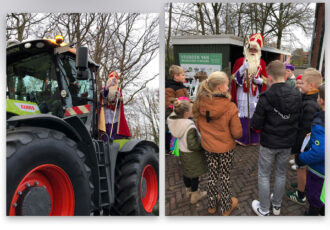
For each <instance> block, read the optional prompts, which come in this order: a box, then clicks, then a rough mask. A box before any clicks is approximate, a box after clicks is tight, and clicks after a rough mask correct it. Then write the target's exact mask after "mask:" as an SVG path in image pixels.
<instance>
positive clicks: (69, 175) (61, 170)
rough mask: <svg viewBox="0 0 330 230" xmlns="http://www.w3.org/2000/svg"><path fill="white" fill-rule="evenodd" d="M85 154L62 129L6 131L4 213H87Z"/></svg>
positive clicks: (89, 189)
mask: <svg viewBox="0 0 330 230" xmlns="http://www.w3.org/2000/svg"><path fill="white" fill-rule="evenodd" d="M84 158H85V155H84V154H83V153H82V152H81V151H79V150H78V148H77V144H76V143H75V142H74V141H72V140H71V139H69V138H67V137H66V136H65V135H64V134H63V133H61V132H58V131H55V130H50V129H45V128H35V127H22V128H16V129H14V130H10V131H7V215H10V216H16V215H27V216H35V215H37V216H41V215H54V216H71V215H90V209H91V208H90V204H91V201H90V200H91V193H92V184H91V183H90V180H89V176H90V169H89V168H88V167H87V166H86V164H84Z"/></svg>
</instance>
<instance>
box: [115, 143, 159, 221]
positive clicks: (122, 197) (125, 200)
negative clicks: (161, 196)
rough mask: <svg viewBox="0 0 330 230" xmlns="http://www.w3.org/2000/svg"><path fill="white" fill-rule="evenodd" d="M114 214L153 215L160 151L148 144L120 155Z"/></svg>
mask: <svg viewBox="0 0 330 230" xmlns="http://www.w3.org/2000/svg"><path fill="white" fill-rule="evenodd" d="M117 162H118V164H117V165H116V186H115V188H116V189H115V193H116V197H115V204H114V207H113V211H112V214H113V215H121V216H128V215H130V216H131V215H136V216H141V215H152V211H153V208H154V206H155V204H156V203H157V200H158V184H159V183H158V169H159V163H158V153H156V151H155V149H154V148H153V147H151V146H148V145H140V146H137V147H135V148H134V149H133V150H132V151H131V152H129V153H123V154H122V155H119V159H118V161H117Z"/></svg>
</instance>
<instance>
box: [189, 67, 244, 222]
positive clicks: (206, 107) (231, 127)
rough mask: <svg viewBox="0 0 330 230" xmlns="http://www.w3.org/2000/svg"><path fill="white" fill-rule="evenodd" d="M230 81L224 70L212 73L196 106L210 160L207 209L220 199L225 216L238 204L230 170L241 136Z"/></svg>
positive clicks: (195, 109) (215, 205)
mask: <svg viewBox="0 0 330 230" xmlns="http://www.w3.org/2000/svg"><path fill="white" fill-rule="evenodd" d="M228 83H229V79H228V77H227V75H226V74H225V73H224V72H213V73H212V74H211V75H210V76H209V78H208V79H207V80H204V81H203V82H202V85H201V86H200V89H199V91H198V93H197V97H196V100H195V103H194V107H193V114H194V118H195V120H196V125H197V128H198V129H199V131H200V133H201V143H202V147H203V148H204V149H205V150H206V159H207V163H208V174H209V175H208V189H207V193H208V212H209V213H210V214H214V213H215V212H216V210H217V202H218V204H219V207H220V212H221V214H222V215H223V216H228V215H230V213H231V212H232V211H233V210H234V209H235V208H238V207H239V206H238V200H237V198H235V197H232V193H231V182H230V170H231V169H232V161H233V157H234V151H233V150H234V148H235V146H236V144H235V139H238V138H240V137H241V136H242V127H241V122H240V120H239V117H238V109H237V107H236V105H235V104H234V103H233V102H231V96H230V94H229V92H228ZM218 183H220V188H219V187H218Z"/></svg>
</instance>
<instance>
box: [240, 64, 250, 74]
mask: <svg viewBox="0 0 330 230" xmlns="http://www.w3.org/2000/svg"><path fill="white" fill-rule="evenodd" d="M248 68H249V62H247V61H244V63H243V65H242V66H241V67H240V68H239V70H238V71H239V74H240V75H241V76H242V75H243V74H244V72H245V70H247V69H248Z"/></svg>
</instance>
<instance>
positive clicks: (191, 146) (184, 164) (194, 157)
mask: <svg viewBox="0 0 330 230" xmlns="http://www.w3.org/2000/svg"><path fill="white" fill-rule="evenodd" d="M171 103H172V104H173V106H174V109H173V110H174V111H173V112H172V113H171V114H170V115H169V117H168V118H167V123H168V128H169V130H170V131H171V133H172V135H173V136H174V137H176V138H177V140H178V144H179V149H180V162H181V168H182V172H183V182H184V184H185V186H186V197H189V195H190V194H191V198H190V203H191V204H195V203H196V202H197V201H199V200H201V199H202V198H203V197H205V196H206V192H201V191H200V190H199V189H198V185H199V176H201V175H202V174H204V173H206V171H207V165H206V160H205V155H204V150H203V149H202V147H201V142H200V135H199V132H198V131H197V128H196V126H195V124H194V122H193V121H192V120H191V119H189V118H190V117H191V116H192V104H191V102H189V101H186V100H178V99H173V100H171ZM189 190H190V191H189Z"/></svg>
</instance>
